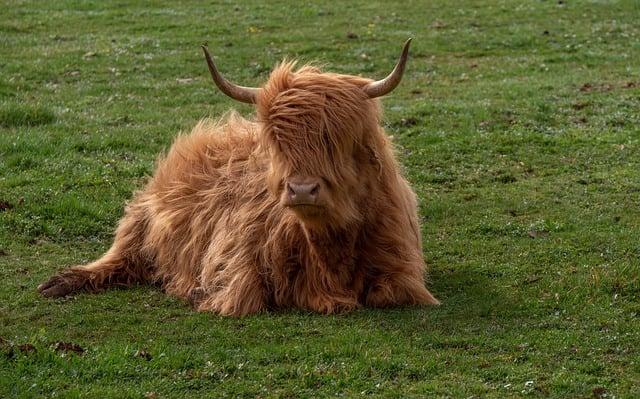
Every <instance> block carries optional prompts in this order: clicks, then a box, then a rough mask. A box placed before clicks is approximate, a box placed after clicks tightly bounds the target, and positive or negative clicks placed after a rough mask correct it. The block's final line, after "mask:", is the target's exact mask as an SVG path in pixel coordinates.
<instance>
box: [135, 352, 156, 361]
mask: <svg viewBox="0 0 640 399" xmlns="http://www.w3.org/2000/svg"><path fill="white" fill-rule="evenodd" d="M134 356H135V357H141V358H143V359H144V360H147V361H149V360H151V359H152V358H153V357H152V356H151V354H150V353H149V352H147V351H145V350H142V349H139V350H137V351H136V353H135V354H134Z"/></svg>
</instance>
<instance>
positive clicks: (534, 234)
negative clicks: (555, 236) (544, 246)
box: [527, 230, 549, 238]
mask: <svg viewBox="0 0 640 399" xmlns="http://www.w3.org/2000/svg"><path fill="white" fill-rule="evenodd" d="M527 234H528V235H529V237H531V238H542V237H546V236H548V235H549V232H548V231H545V230H529V232H528V233H527Z"/></svg>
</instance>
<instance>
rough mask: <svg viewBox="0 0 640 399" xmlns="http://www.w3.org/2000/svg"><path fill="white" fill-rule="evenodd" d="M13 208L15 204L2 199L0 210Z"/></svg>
mask: <svg viewBox="0 0 640 399" xmlns="http://www.w3.org/2000/svg"><path fill="white" fill-rule="evenodd" d="M9 209H13V205H12V204H10V203H8V202H7V201H3V200H0V212H2V211H6V210H9Z"/></svg>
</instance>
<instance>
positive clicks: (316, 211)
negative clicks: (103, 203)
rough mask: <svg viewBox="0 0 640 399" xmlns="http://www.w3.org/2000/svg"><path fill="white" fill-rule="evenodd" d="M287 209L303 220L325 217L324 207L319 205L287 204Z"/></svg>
mask: <svg viewBox="0 0 640 399" xmlns="http://www.w3.org/2000/svg"><path fill="white" fill-rule="evenodd" d="M287 207H288V208H289V209H291V210H292V211H293V212H295V213H296V214H297V215H298V216H300V217H303V218H314V217H319V216H322V215H324V213H325V212H324V207H323V206H320V205H317V204H305V203H302V204H287Z"/></svg>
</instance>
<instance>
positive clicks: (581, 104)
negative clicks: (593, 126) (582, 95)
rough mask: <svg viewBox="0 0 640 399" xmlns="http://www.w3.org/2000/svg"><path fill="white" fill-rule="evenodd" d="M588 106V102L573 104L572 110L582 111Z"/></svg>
mask: <svg viewBox="0 0 640 399" xmlns="http://www.w3.org/2000/svg"><path fill="white" fill-rule="evenodd" d="M587 105H589V103H588V102H586V101H578V102H577V103H573V104H571V108H573V109H575V110H581V109H583V108H584V107H586V106H587Z"/></svg>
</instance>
